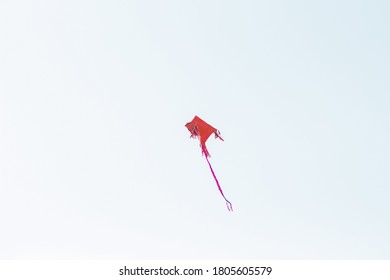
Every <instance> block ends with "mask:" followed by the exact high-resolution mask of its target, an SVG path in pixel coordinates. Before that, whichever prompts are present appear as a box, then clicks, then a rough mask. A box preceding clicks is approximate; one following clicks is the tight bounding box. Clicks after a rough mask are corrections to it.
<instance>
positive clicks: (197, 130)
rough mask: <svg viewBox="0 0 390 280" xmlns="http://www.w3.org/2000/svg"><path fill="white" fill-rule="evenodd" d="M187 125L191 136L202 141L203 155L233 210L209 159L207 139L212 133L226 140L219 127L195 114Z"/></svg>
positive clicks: (220, 190)
mask: <svg viewBox="0 0 390 280" xmlns="http://www.w3.org/2000/svg"><path fill="white" fill-rule="evenodd" d="M185 126H186V127H187V129H188V130H189V131H190V133H191V136H190V137H191V138H198V140H199V142H200V147H201V148H202V155H204V156H205V158H206V160H207V163H208V164H209V167H210V170H211V174H213V177H214V180H215V182H216V183H217V186H218V189H219V192H220V193H221V195H222V197H223V198H224V199H225V201H226V206H227V208H228V210H229V211H233V207H232V204H231V203H230V201H229V200H227V199H226V197H225V195H224V194H223V191H222V188H221V186H220V185H219V182H218V179H217V176H216V175H215V172H214V170H213V167H212V166H211V163H210V161H209V157H210V154H209V151H208V150H207V148H206V141H207V139H208V138H209V137H210V135H211V134H213V133H214V136H215V138H219V139H221V140H222V141H224V140H223V139H222V137H221V133H220V132H219V130H218V129H215V128H214V127H212V126H211V125H209V124H208V123H206V122H205V121H204V120H202V119H201V118H199V117H198V116H195V117H194V118H193V120H192V121H191V122H189V123H187V124H186V125H185Z"/></svg>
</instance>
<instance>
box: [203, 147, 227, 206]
mask: <svg viewBox="0 0 390 280" xmlns="http://www.w3.org/2000/svg"><path fill="white" fill-rule="evenodd" d="M203 153H205V151H204V149H203ZM205 154H206V153H205ZM206 160H207V163H208V164H209V167H210V170H211V173H212V174H213V177H214V180H215V182H216V183H217V186H218V189H219V192H220V193H221V195H222V197H223V198H224V199H225V201H226V207H227V209H228V210H229V211H233V206H232V204H231V203H230V201H229V200H227V199H226V197H225V195H224V194H223V191H222V188H221V186H220V185H219V182H218V179H217V176H215V173H214V170H213V167H212V166H211V163H210V161H209V159H208V157H207V154H206Z"/></svg>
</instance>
